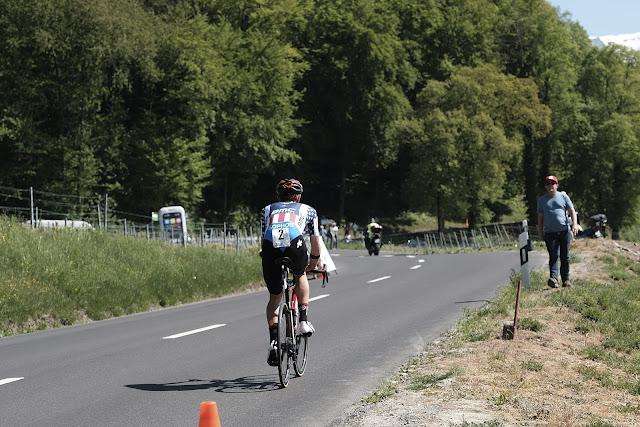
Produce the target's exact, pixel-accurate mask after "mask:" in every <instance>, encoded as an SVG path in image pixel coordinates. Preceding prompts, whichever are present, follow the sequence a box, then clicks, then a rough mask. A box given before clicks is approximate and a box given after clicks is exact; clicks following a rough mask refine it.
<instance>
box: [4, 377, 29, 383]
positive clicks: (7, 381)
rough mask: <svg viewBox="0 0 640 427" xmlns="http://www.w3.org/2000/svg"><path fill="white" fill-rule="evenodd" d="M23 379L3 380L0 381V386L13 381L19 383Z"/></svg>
mask: <svg viewBox="0 0 640 427" xmlns="http://www.w3.org/2000/svg"><path fill="white" fill-rule="evenodd" d="M23 379H24V377H19V378H5V379H3V380H0V385H5V384H9V383H12V382H14V381H20V380H23Z"/></svg>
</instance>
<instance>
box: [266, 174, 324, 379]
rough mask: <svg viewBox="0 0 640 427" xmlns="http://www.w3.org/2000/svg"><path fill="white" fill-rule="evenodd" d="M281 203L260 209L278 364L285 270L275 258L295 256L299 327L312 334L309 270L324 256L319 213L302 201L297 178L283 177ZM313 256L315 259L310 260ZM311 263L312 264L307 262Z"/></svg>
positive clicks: (272, 356) (272, 353) (272, 357)
mask: <svg viewBox="0 0 640 427" xmlns="http://www.w3.org/2000/svg"><path fill="white" fill-rule="evenodd" d="M276 196H277V198H278V202H276V203H272V204H270V205H267V206H265V207H264V208H263V209H262V211H261V212H260V237H261V240H262V251H261V255H262V275H263V277H264V281H265V282H266V284H267V288H268V289H269V302H268V304H267V323H268V324H269V341H270V344H269V357H268V359H267V363H269V365H271V366H277V365H278V358H277V355H276V342H277V337H278V323H277V322H278V306H279V304H280V298H282V282H281V280H282V270H281V268H280V266H279V265H277V264H276V263H275V260H276V259H277V258H280V257H289V258H291V261H292V265H291V270H292V271H293V275H294V278H295V280H296V283H297V286H296V288H295V293H296V296H297V298H298V309H299V312H300V316H299V325H298V329H299V330H300V332H301V333H303V334H308V335H311V334H312V333H313V332H315V329H314V327H313V325H312V324H311V322H309V320H308V317H307V311H308V308H309V281H308V280H307V275H306V273H305V272H306V271H307V270H313V269H315V267H316V264H317V263H318V259H319V258H320V247H321V246H320V232H319V230H318V214H317V212H316V210H315V209H314V208H312V207H311V206H309V205H306V204H304V203H300V197H302V184H301V183H300V181H298V180H297V179H292V178H290V179H283V180H281V181H280V182H279V183H278V185H277V186H276ZM305 232H307V233H309V234H310V239H309V240H310V242H311V253H310V255H309V256H307V247H306V244H305V240H304V233H305ZM309 258H311V260H309ZM307 264H308V265H307Z"/></svg>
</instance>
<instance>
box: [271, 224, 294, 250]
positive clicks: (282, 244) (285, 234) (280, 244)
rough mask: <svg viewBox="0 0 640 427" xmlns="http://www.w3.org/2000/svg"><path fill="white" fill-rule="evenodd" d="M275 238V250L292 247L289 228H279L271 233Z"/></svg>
mask: <svg viewBox="0 0 640 427" xmlns="http://www.w3.org/2000/svg"><path fill="white" fill-rule="evenodd" d="M271 236H272V237H273V247H274V248H288V247H289V246H291V237H289V227H283V228H277V229H275V230H273V231H272V232H271Z"/></svg>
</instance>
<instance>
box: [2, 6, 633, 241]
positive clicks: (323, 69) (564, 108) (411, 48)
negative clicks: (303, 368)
mask: <svg viewBox="0 0 640 427" xmlns="http://www.w3.org/2000/svg"><path fill="white" fill-rule="evenodd" d="M0 8H2V11H3V13H2V14H0V91H2V94H3V96H2V97H0V150H2V156H0V167H2V170H3V174H2V176H1V177H0V185H4V186H11V187H19V188H24V187H28V186H34V187H37V188H41V189H43V190H50V191H62V192H65V193H73V194H76V195H79V196H91V195H94V194H102V193H109V194H110V195H111V196H112V199H113V200H114V201H115V202H114V203H117V207H118V208H119V209H126V210H128V211H130V212H139V213H144V212H149V211H152V210H157V209H158V207H160V206H163V205H168V204H180V205H184V206H185V207H186V208H187V209H188V210H189V211H190V212H191V213H192V215H195V216H200V217H203V218H205V219H209V220H213V221H219V220H223V219H228V218H231V217H233V218H240V217H241V218H243V221H244V222H246V221H250V218H251V215H250V214H249V212H251V211H252V210H258V209H259V208H260V207H261V205H262V204H263V203H266V202H268V201H270V200H271V199H272V193H273V183H274V182H275V181H276V180H277V179H279V178H281V177H283V176H284V175H295V176H297V177H299V178H300V179H302V180H303V181H304V182H305V189H306V190H307V191H305V200H307V201H308V202H310V203H311V204H313V205H314V206H316V207H317V208H318V210H319V212H321V215H326V216H333V217H334V218H338V219H343V218H346V219H351V220H358V219H361V218H365V217H369V216H371V215H373V216H380V215H389V216H391V215H397V214H399V213H400V212H401V211H402V210H403V209H406V208H412V209H419V210H426V211H427V212H430V213H432V214H434V215H436V216H437V217H438V225H439V227H440V228H441V229H442V228H444V227H445V226H446V221H452V220H465V219H468V220H469V224H470V226H471V227H473V226H475V225H477V224H481V223H485V222H487V221H490V220H494V219H496V218H497V217H499V215H500V214H503V213H505V209H504V208H503V207H504V206H506V205H507V204H506V200H507V199H511V198H522V197H523V196H524V200H525V201H526V203H527V206H528V214H529V216H530V217H531V218H530V219H535V215H534V213H535V201H536V199H537V197H538V196H539V195H540V194H541V193H542V192H543V191H544V189H543V188H542V186H541V183H542V177H544V176H545V175H547V174H554V175H556V176H558V177H559V178H560V181H561V186H562V189H564V190H566V191H567V192H568V193H569V194H570V195H571V196H572V198H573V199H574V202H575V204H576V207H577V208H578V211H579V212H580V213H581V216H582V217H584V216H585V215H586V216H588V215H591V214H595V213H601V212H602V213H606V214H607V215H608V216H609V218H610V223H611V225H612V226H613V227H614V228H615V229H618V228H620V227H622V226H624V225H626V224H631V223H632V222H633V221H635V220H636V217H637V214H638V208H639V203H640V198H639V196H640V171H639V169H638V166H637V165H638V164H640V162H639V160H640V158H639V157H640V125H638V123H640V120H638V114H640V87H639V85H640V73H639V70H638V63H639V59H640V58H639V56H638V55H639V54H638V52H636V51H632V50H629V49H624V48H621V47H619V46H612V47H606V48H603V49H596V48H594V47H592V46H591V44H590V42H589V39H588V37H587V34H586V32H585V31H584V29H582V28H581V27H580V26H579V25H578V24H577V23H575V22H573V21H572V20H571V17H570V16H569V15H567V14H563V13H562V12H561V11H560V10H559V9H554V8H553V7H551V6H550V5H549V4H548V3H547V2H546V1H544V0H533V1H531V0H500V1H491V0H418V1H414V0H388V1H383V0H265V1H260V2H255V1H244V0H241V1H237V0H234V1H232V0H192V1H188V2H187V1H182V0H181V1H173V0H171V1H169V0H93V1H90V2H86V1H81V0H41V1H33V0H0ZM400 189H402V190H400ZM501 206H502V207H501Z"/></svg>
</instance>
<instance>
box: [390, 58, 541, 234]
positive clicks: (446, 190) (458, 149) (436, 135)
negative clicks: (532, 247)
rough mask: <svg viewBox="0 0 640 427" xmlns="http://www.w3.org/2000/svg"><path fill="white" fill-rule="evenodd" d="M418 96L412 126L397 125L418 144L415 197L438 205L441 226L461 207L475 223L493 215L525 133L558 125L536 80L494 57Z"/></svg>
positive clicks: (432, 83)
mask: <svg viewBox="0 0 640 427" xmlns="http://www.w3.org/2000/svg"><path fill="white" fill-rule="evenodd" d="M418 100H419V102H420V104H419V108H418V109H417V110H416V118H414V119H413V121H412V122H409V126H408V124H407V123H406V122H402V121H401V122H399V123H398V130H399V132H398V133H397V135H399V136H404V138H403V139H404V140H405V141H407V142H409V143H410V144H412V145H413V146H414V153H415V158H416V162H415V163H414V164H413V165H412V169H411V170H412V175H411V176H410V179H409V180H408V182H407V185H406V188H407V191H408V193H409V195H410V197H411V198H412V199H414V200H415V203H416V204H417V205H418V207H420V205H421V204H422V203H423V202H426V203H427V205H426V206H431V209H432V210H431V212H433V213H434V214H436V215H437V216H438V226H439V228H440V229H443V228H444V221H445V219H460V216H461V215H464V216H465V217H466V218H467V219H468V220H469V227H475V226H476V225H477V224H479V223H482V222H485V221H488V220H489V219H490V218H491V216H492V213H491V211H490V209H489V207H488V206H489V204H490V203H492V202H495V201H497V200H499V199H500V197H501V195H502V192H503V187H504V185H505V181H506V176H507V175H506V173H507V171H508V170H509V164H510V162H511V160H512V158H513V157H514V156H515V155H517V154H518V153H519V152H520V150H521V144H522V135H523V134H524V133H528V134H531V135H534V136H536V137H540V136H543V135H545V134H546V133H547V132H548V131H549V129H550V111H549V109H548V108H547V107H545V106H544V105H542V104H541V103H540V101H539V100H538V96H537V87H536V85H535V83H533V81H532V80H531V79H518V78H516V77H514V76H508V75H504V74H501V73H500V72H499V71H498V70H497V69H496V68H495V67H494V66H492V65H489V64H485V65H482V66H479V67H476V68H470V67H462V68H460V69H459V71H458V72H457V73H456V74H454V75H453V76H452V77H451V78H450V79H448V80H447V81H446V82H439V81H435V80H432V81H429V82H428V84H427V86H426V87H425V88H424V90H423V91H422V92H421V93H420V95H419V97H418ZM434 208H435V212H434V210H433V209H434Z"/></svg>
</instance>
